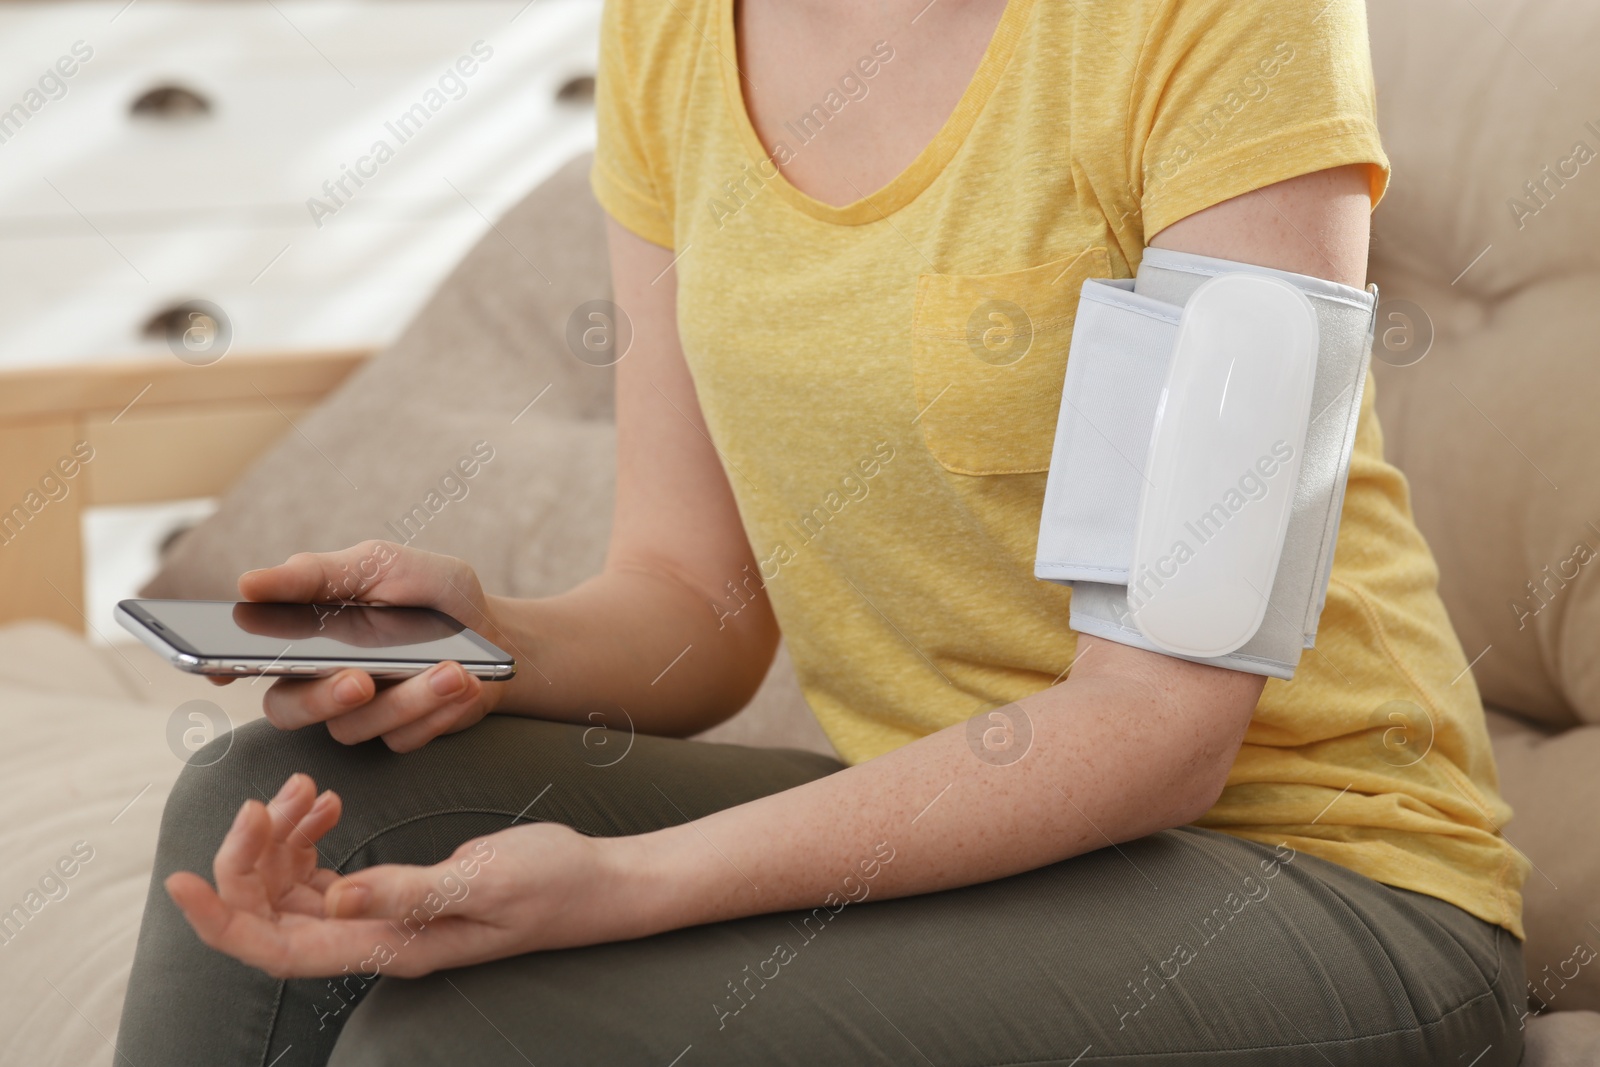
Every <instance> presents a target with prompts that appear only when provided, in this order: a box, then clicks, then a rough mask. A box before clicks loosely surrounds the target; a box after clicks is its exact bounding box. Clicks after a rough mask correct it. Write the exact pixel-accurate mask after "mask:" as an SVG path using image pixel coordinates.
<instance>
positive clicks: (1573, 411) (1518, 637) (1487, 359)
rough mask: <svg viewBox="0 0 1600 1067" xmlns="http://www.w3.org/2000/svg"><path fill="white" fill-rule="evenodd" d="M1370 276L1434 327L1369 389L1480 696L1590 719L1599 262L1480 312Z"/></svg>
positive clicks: (1597, 571) (1595, 637) (1598, 668)
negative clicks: (1409, 358)
mask: <svg viewBox="0 0 1600 1067" xmlns="http://www.w3.org/2000/svg"><path fill="white" fill-rule="evenodd" d="M1597 188H1600V182H1597ZM1374 276H1375V277H1376V278H1377V280H1378V282H1379V285H1380V286H1383V287H1384V291H1385V297H1386V298H1387V297H1388V296H1389V295H1390V294H1391V293H1393V294H1396V295H1404V296H1406V297H1407V298H1408V299H1410V300H1413V301H1415V302H1416V303H1417V304H1418V305H1420V306H1422V307H1424V308H1427V309H1430V311H1431V313H1432V318H1433V321H1434V323H1435V324H1436V326H1437V330H1438V335H1437V337H1436V339H1435V341H1434V345H1433V350H1432V351H1431V352H1430V353H1429V354H1428V356H1427V357H1426V358H1424V359H1423V360H1422V361H1421V362H1420V363H1417V364H1415V365H1413V366H1408V367H1390V366H1381V365H1379V366H1378V367H1377V374H1376V378H1377V386H1378V394H1377V404H1378V411H1379V415H1380V418H1381V421H1382V424H1383V429H1384V435H1385V438H1386V452H1387V455H1388V457H1389V459H1390V460H1392V461H1393V462H1395V463H1396V464H1398V465H1399V466H1400V468H1401V469H1402V470H1404V471H1405V473H1406V475H1407V477H1408V479H1409V480H1410V483H1411V490H1412V506H1413V509H1414V511H1415V513H1416V519H1417V525H1418V526H1419V527H1420V528H1421V530H1422V532H1423V534H1424V535H1425V536H1426V537H1427V539H1428V543H1429V544H1430V545H1431V546H1432V548H1433V551H1434V555H1435V557H1436V558H1437V560H1438V563H1439V570H1440V582H1439V591H1440V594H1441V595H1442V596H1443V598H1444V601H1445V605H1446V606H1447V607H1448V608H1449V610H1450V617H1451V619H1452V620H1453V621H1454V623H1455V626H1456V631H1457V633H1458V634H1459V635H1460V637H1461V643H1462V645H1463V646H1464V648H1465V649H1466V653H1467V656H1468V658H1472V657H1477V656H1479V654H1480V653H1481V654H1482V658H1480V659H1478V660H1477V664H1476V666H1475V667H1474V668H1473V673H1474V677H1475V678H1476V679H1477V682H1478V686H1479V688H1480V689H1481V690H1482V692H1483V696H1484V699H1485V700H1486V701H1488V702H1489V703H1491V704H1494V705H1497V706H1499V707H1504V708H1508V709H1512V710H1515V711H1516V712H1517V713H1519V714H1522V715H1525V716H1528V717H1529V718H1532V719H1535V720H1537V721H1540V722H1543V723H1546V724H1548V725H1552V726H1566V725H1571V724H1573V723H1576V722H1580V721H1582V722H1595V723H1600V655H1596V649H1597V648H1600V528H1597V525H1596V524H1597V523H1600V506H1597V503H1596V502H1597V501H1600V462H1597V461H1596V456H1597V455H1600V420H1597V419H1596V418H1595V407H1596V401H1597V399H1600V397H1597V395H1596V394H1597V390H1596V388H1595V386H1596V382H1597V374H1596V370H1595V368H1594V366H1593V365H1592V364H1593V362H1594V361H1595V359H1596V357H1597V356H1600V351H1597V347H1600V346H1597V342H1596V340H1595V338H1596V337H1600V303H1596V301H1595V300H1594V294H1595V293H1596V292H1600V273H1591V274H1587V275H1583V276H1579V277H1574V278H1569V279H1565V280H1561V281H1551V282H1545V283H1543V284H1540V285H1535V286H1530V287H1529V288H1527V289H1525V290H1523V291H1522V292H1520V293H1517V294H1516V295H1514V296H1510V297H1507V298H1506V299H1505V300H1503V301H1501V302H1499V303H1497V304H1496V305H1495V306H1494V307H1493V309H1492V312H1489V313H1485V312H1484V311H1482V310H1481V309H1478V308H1476V307H1474V306H1472V305H1462V304H1460V303H1459V302H1452V301H1451V299H1450V298H1449V297H1448V296H1446V295H1444V293H1443V292H1442V291H1441V290H1442V289H1443V288H1444V287H1440V288H1437V289H1436V288H1433V287H1428V286H1425V285H1424V284H1422V283H1420V282H1417V281H1412V282H1411V283H1410V284H1406V283H1405V282H1404V281H1403V280H1400V279H1396V278H1393V277H1390V276H1388V275H1385V274H1383V273H1381V272H1380V271H1379V270H1378V269H1375V270H1374ZM1434 309H1437V310H1434ZM1580 546H1581V547H1580ZM1585 560H1587V561H1588V562H1584V561H1585ZM1529 583H1533V585H1534V589H1535V590H1536V591H1531V590H1530V586H1529ZM1485 650H1487V651H1485Z"/></svg>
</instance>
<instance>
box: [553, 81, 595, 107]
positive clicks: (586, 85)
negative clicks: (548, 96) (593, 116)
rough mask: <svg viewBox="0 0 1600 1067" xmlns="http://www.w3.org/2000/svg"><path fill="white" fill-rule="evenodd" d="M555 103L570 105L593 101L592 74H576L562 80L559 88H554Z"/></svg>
mask: <svg viewBox="0 0 1600 1067" xmlns="http://www.w3.org/2000/svg"><path fill="white" fill-rule="evenodd" d="M556 103H558V104H572V105H582V104H592V103H594V75H593V74H578V75H575V76H573V77H571V78H568V79H567V80H566V81H564V82H562V83H561V88H559V89H557V90H556Z"/></svg>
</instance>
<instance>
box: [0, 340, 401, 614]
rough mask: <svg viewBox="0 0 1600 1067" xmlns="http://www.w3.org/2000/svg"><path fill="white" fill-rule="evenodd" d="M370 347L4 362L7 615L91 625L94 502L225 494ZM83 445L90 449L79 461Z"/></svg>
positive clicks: (0, 588) (2, 498)
mask: <svg viewBox="0 0 1600 1067" xmlns="http://www.w3.org/2000/svg"><path fill="white" fill-rule="evenodd" d="M369 355H371V352H370V351H366V350H350V351H329V352H296V353H282V354H278V353H271V354H265V353H264V354H258V355H231V356H228V357H227V358H225V359H223V360H221V361H219V362H217V363H214V364H212V365H211V366H208V367H193V366H189V365H188V364H185V363H182V362H180V361H179V360H177V359H175V358H167V359H160V360H143V361H137V362H118V363H104V364H92V365H81V366H66V367H47V368H27V369H21V370H13V371H3V372H0V625H4V624H5V623H8V622H13V621H15V620H18V619H50V620H54V621H56V622H59V623H61V624H63V625H65V626H68V627H71V628H72V629H75V630H78V631H82V630H83V628H84V626H85V621H86V620H85V617H84V614H83V610H84V591H83V564H84V551H83V544H82V534H81V528H82V523H81V518H82V515H83V510H84V509H85V508H87V507H91V506H94V505H97V504H139V503H154V502H158V501H163V500H180V499H184V498H187V497H201V496H216V495H218V494H220V493H222V492H223V491H225V490H226V489H227V487H228V486H229V485H230V484H232V482H233V481H234V479H235V478H237V477H238V476H239V474H240V473H242V472H243V471H244V469H245V468H246V467H247V466H249V464H250V463H251V462H252V461H253V460H255V458H256V457H257V456H259V455H261V453H262V452H264V451H265V450H266V449H267V448H268V447H270V446H271V445H272V444H273V443H274V442H275V441H277V440H278V438H280V437H281V436H283V435H284V434H285V433H293V432H294V428H293V421H294V420H298V418H299V417H300V416H301V415H302V414H304V413H305V412H306V411H308V410H310V409H311V408H312V407H315V406H316V404H317V403H318V402H319V401H320V400H321V399H322V397H324V396H325V395H326V394H327V393H328V392H330V391H331V390H332V389H334V388H335V387H336V386H337V385H338V384H339V383H340V382H342V381H344V379H345V377H346V376H347V375H349V374H350V372H351V371H353V370H355V369H356V368H357V367H358V366H360V365H361V363H362V362H363V361H364V360H365V359H366V358H367V357H368V356H369ZM75 448H76V449H77V455H78V456H82V455H92V458H90V459H89V461H88V462H83V463H80V462H77V461H76V460H77V456H75V454H74V449H75ZM89 449H92V450H93V452H92V454H91V453H90V452H89ZM67 471H71V472H72V475H71V477H67V476H65V472H67Z"/></svg>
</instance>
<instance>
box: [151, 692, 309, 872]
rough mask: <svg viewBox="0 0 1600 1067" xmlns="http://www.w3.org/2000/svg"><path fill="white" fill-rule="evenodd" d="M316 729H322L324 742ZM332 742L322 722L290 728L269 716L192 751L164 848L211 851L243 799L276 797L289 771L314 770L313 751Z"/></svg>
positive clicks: (170, 809) (166, 822)
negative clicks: (309, 760)
mask: <svg viewBox="0 0 1600 1067" xmlns="http://www.w3.org/2000/svg"><path fill="white" fill-rule="evenodd" d="M313 731H315V732H316V733H319V734H321V735H322V737H321V741H322V743H323V744H322V745H321V746H319V745H318V743H317V739H316V738H314V737H312V736H311V734H312V732H313ZM301 735H305V736H301ZM328 744H332V742H331V741H330V740H329V739H328V737H327V732H326V731H325V730H321V729H320V728H317V727H312V728H310V729H308V730H301V731H296V732H294V733H285V732H284V731H282V730H279V729H278V728H277V727H275V726H273V725H272V724H271V723H269V722H267V721H266V720H265V719H258V720H256V721H254V722H248V723H245V724H244V725H243V726H240V727H238V728H237V729H234V730H232V731H230V732H228V733H225V734H222V735H220V736H219V737H217V738H215V739H214V740H212V741H211V742H210V743H209V744H207V745H205V746H204V747H202V748H200V749H198V750H197V751H196V752H195V753H194V754H193V755H192V756H190V757H189V761H188V762H187V763H186V764H185V765H184V768H183V770H182V771H180V772H179V774H178V779H177V781H176V782H175V783H174V784H173V787H172V791H171V793H170V794H169V795H168V796H167V804H166V808H165V810H164V811H163V812H162V816H161V837H160V844H159V845H158V854H159V855H161V856H166V857H175V855H176V854H177V853H180V852H189V851H194V850H196V849H198V850H199V851H201V852H204V853H206V855H207V857H209V855H210V854H211V853H212V852H214V851H215V850H216V846H217V845H218V843H219V842H221V840H222V837H223V835H224V834H226V833H227V830H228V826H229V825H230V824H231V823H232V822H233V818H234V816H235V815H236V814H237V813H238V811H239V806H240V805H241V804H243V803H244V802H245V801H246V800H249V799H252V798H253V799H255V800H260V801H262V802H265V801H267V800H268V799H270V798H271V797H272V796H273V795H274V794H275V793H276V792H277V791H278V787H279V786H281V785H282V784H283V781H284V779H285V778H286V777H287V776H288V775H289V774H292V773H293V772H294V771H296V770H310V769H311V768H310V767H308V766H306V765H305V764H306V763H307V757H308V756H309V755H311V753H312V751H313V750H314V749H316V748H319V747H324V746H326V745H328ZM318 762H320V760H319V761H318ZM157 865H158V867H159V866H161V861H160V860H159V859H158V861H157Z"/></svg>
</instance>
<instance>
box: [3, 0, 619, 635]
mask: <svg viewBox="0 0 1600 1067" xmlns="http://www.w3.org/2000/svg"><path fill="white" fill-rule="evenodd" d="M599 10H600V0H451V2H426V0H403V2H383V0H363V2H348V0H231V2H219V3H200V2H191V3H183V2H172V0H106V2H85V3H3V4H0V373H3V374H5V375H6V376H5V378H4V379H3V380H4V382H5V383H6V384H5V386H4V387H0V393H3V392H11V393H12V397H11V399H10V403H11V405H12V410H10V411H9V414H11V415H15V416H22V415H29V416H31V415H42V414H45V413H47V412H48V410H49V408H50V405H49V404H48V403H46V404H43V405H41V404H39V403H37V402H36V401H37V399H38V398H37V397H31V396H24V394H25V393H28V392H29V389H25V388H23V386H24V385H27V386H30V388H33V391H34V392H37V391H38V390H39V389H43V390H44V392H46V393H48V394H50V396H52V397H54V396H58V395H59V394H60V393H61V391H62V389H63V388H68V389H71V388H73V383H74V382H76V383H78V385H79V387H81V388H83V389H91V388H95V387H98V386H99V385H105V386H106V387H107V388H113V382H115V381H116V379H107V378H106V377H105V376H104V374H103V373H102V372H103V371H104V370H105V368H106V367H107V365H108V364H113V365H120V366H122V367H124V368H125V370H126V371H127V374H128V375H131V377H125V378H124V379H122V380H123V381H126V382H129V383H131V384H133V386H134V387H135V388H134V389H126V388H125V389H124V391H125V392H126V393H127V397H126V399H127V400H128V401H129V402H133V401H135V391H136V389H137V384H138V383H137V381H136V380H135V379H137V378H138V373H137V369H138V368H140V367H142V366H148V365H149V364H150V361H165V362H166V363H169V364H176V363H177V361H176V360H174V359H173V357H174V355H176V356H177V357H178V359H179V360H183V361H184V362H186V363H189V364H191V365H197V366H205V365H209V364H211V363H214V362H216V361H217V360H220V359H221V357H222V355H224V354H229V353H231V355H230V357H229V359H230V362H237V361H238V359H239V358H240V357H241V356H243V357H254V356H257V355H260V356H264V357H273V356H281V357H285V358H293V357H295V356H305V355H307V354H311V353H320V354H323V355H325V356H328V358H329V359H336V357H337V356H338V354H340V353H349V354H350V356H351V358H352V359H358V358H359V357H360V356H361V355H362V354H364V353H367V352H370V351H372V350H374V349H377V348H380V347H381V346H383V345H384V344H385V343H387V342H389V341H390V340H392V339H393V338H394V336H395V335H396V334H397V332H398V331H399V330H400V329H401V327H402V326H404V325H405V323H406V321H407V320H408V319H409V318H410V316H411V315H413V314H414V313H415V312H416V311H417V310H418V308H419V307H420V306H421V305H422V303H423V301H424V300H425V298H426V297H427V296H428V294H429V293H430V292H431V291H432V290H433V289H434V287H435V286H436V285H437V284H438V282H439V281H440V280H441V279H442V277H443V276H444V275H445V274H446V273H447V272H448V271H449V270H450V269H451V268H452V267H453V266H454V265H455V264H456V263H457V262H458V261H459V260H460V258H461V257H462V255H463V254H464V253H465V252H466V251H467V250H468V249H469V248H470V247H472V245H473V244H474V243H475V242H476V241H477V240H478V239H479V238H480V237H482V236H483V235H484V234H485V233H486V232H488V231H489V230H490V226H491V222H490V220H494V219H498V218H499V217H500V216H501V215H502V214H503V213H504V212H505V211H506V210H507V209H508V208H510V207H511V206H513V205H514V204H516V203H517V202H518V201H519V200H521V199H522V198H523V196H525V195H526V194H527V193H528V191H529V190H530V189H532V188H534V187H535V186H536V185H538V183H539V182H541V181H542V180H543V179H544V178H546V177H547V176H548V175H550V174H551V173H552V172H553V171H554V170H556V168H558V167H559V166H561V164H563V163H564V162H566V161H568V160H570V159H571V158H572V157H573V156H574V155H576V154H578V153H580V152H583V151H585V150H586V149H587V148H589V147H590V146H591V145H592V143H593V137H594V134H593V111H592V101H593V90H594V79H593V75H594V66H595V53H596V39H597V32H598V23H599ZM440 358H441V359H449V358H450V357H449V353H448V352H441V353H440ZM319 365H322V366H326V365H331V364H327V363H326V362H324V363H322V364H319ZM74 367H79V368H82V372H81V374H79V375H77V376H75V377H74V376H71V375H65V376H64V375H63V374H62V373H61V372H62V370H63V369H66V368H74ZM19 371H20V372H27V371H38V372H39V373H37V374H24V375H23V376H22V377H21V378H20V379H19V378H18V377H17V376H16V375H14V374H12V373H10V372H19ZM147 377H148V376H147ZM19 381H20V382H21V383H22V384H21V385H19V384H17V383H18V382H19ZM258 391H260V392H262V394H263V396H264V397H266V396H268V395H269V394H273V390H272V389H271V388H268V387H264V388H262V389H260V390H258ZM307 391H308V392H309V390H307ZM291 392H292V390H291ZM119 395H120V394H119ZM46 399H49V398H48V397H47V398H46ZM80 399H82V398H80ZM141 399H143V400H145V401H147V402H148V401H149V400H151V399H154V398H152V397H146V398H141ZM274 399H275V400H276V407H277V408H278V410H277V412H276V413H275V414H274V413H271V412H264V411H255V412H248V411H244V410H226V409H227V408H228V405H227V404H223V405H222V406H221V407H220V408H218V409H217V412H216V413H217V414H218V415H219V416H223V421H224V422H225V423H226V424H227V425H228V426H229V427H230V432H229V433H228V434H227V435H225V436H226V438H227V439H226V440H225V441H224V440H222V439H221V438H219V445H220V446H221V447H223V448H224V449H227V448H235V447H237V448H246V449H249V450H251V451H252V452H253V450H255V449H256V448H257V447H258V446H259V444H263V443H265V441H264V440H261V441H257V440H256V438H265V437H270V436H275V435H278V434H281V433H283V432H292V431H289V429H288V427H286V426H285V425H284V422H283V419H285V418H288V419H291V420H292V419H293V418H294V416H295V415H296V405H295V397H293V396H288V397H274ZM98 403H99V401H94V402H93V403H89V404H87V405H85V406H88V407H94V406H96V405H97V404H98ZM25 404H26V405H27V407H28V409H27V410H16V409H17V408H21V407H22V406H23V405H25ZM6 405H7V399H6V398H5V397H4V396H0V410H3V409H5V406H6ZM235 408H237V405H235ZM149 410H153V409H148V408H147V411H149ZM145 414H146V412H141V411H140V408H139V406H138V405H137V404H135V403H130V406H129V409H128V410H127V411H126V413H121V414H119V413H118V412H116V411H114V410H111V409H110V408H107V409H106V414H105V418H104V419H102V421H103V422H104V423H105V427H106V428H107V429H110V427H111V423H110V422H109V420H110V419H115V420H116V424H115V425H116V427H118V428H123V429H125V428H126V427H127V426H129V425H133V426H136V427H137V426H138V425H139V420H140V417H141V416H143V415H145ZM252 420H255V421H256V422H259V424H260V425H259V432H257V433H255V434H254V436H252V433H251V426H252V425H253V423H252ZM80 421H81V418H80ZM146 428H147V429H148V427H146ZM111 432H115V431H114V430H112V431H111ZM194 432H195V431H194V429H193V427H190V428H188V429H187V430H186V431H185V433H187V434H188V436H189V440H190V441H191V442H192V441H193V440H195V439H196V438H195V437H194ZM200 439H201V440H203V439H204V437H203V436H202V437H201V438H200ZM241 442H243V443H241ZM4 443H5V438H4V437H3V436H0V445H3V444H4ZM12 445H13V447H12V448H10V449H9V450H8V451H9V453H10V454H8V455H6V456H5V457H4V458H5V460H6V466H7V467H8V468H9V467H12V464H13V461H14V462H15V463H16V464H18V465H19V467H18V468H17V473H18V474H19V475H20V474H23V473H24V472H25V475H26V476H24V477H21V478H20V479H19V486H18V489H19V491H20V490H21V489H23V488H25V486H23V485H21V484H20V483H21V482H28V483H31V482H32V481H36V480H37V479H36V478H34V477H33V476H34V475H36V474H37V472H36V471H33V470H31V469H27V468H28V467H31V466H37V464H34V463H31V462H29V461H27V460H25V459H24V458H23V457H24V456H25V455H26V454H27V452H28V451H29V449H28V447H27V446H26V443H25V442H21V443H19V442H15V441H14V442H12ZM137 453H138V450H137V449H136V448H135V449H133V450H132V451H131V452H129V453H128V454H129V455H137ZM229 473H232V471H231V469H230V471H229ZM219 477H220V476H219ZM85 484H87V483H85ZM16 495H17V493H15V492H12V493H8V494H7V495H6V498H5V501H4V505H5V506H6V507H9V506H10V505H11V504H12V503H13V501H12V499H11V497H13V496H16ZM94 495H95V497H96V500H95V501H94V502H91V503H87V504H86V506H84V507H82V508H81V514H80V516H79V519H80V522H81V526H82V529H81V534H82V543H83V548H82V553H83V559H82V561H81V563H82V567H83V571H84V575H85V580H84V590H83V597H84V603H83V611H84V613H85V614H86V615H87V617H88V621H89V629H90V634H91V637H92V639H96V640H104V639H107V638H116V639H121V638H122V637H125V636H126V635H125V634H123V633H122V631H121V630H120V628H119V627H117V626H115V625H114V624H112V623H111V622H110V609H111V605H112V604H114V602H115V601H116V599H118V598H120V597H124V596H129V595H132V593H133V590H134V589H136V588H137V586H138V585H139V584H140V583H141V582H142V581H143V580H144V579H145V578H146V577H148V576H149V574H150V573H153V571H154V569H155V565H156V550H157V547H158V546H159V545H160V544H161V543H162V542H163V541H165V540H166V539H168V538H169V537H170V536H172V534H173V533H174V531H175V530H177V529H179V528H181V527H182V526H184V525H186V524H188V523H191V522H193V521H195V520H196V519H198V518H201V517H203V516H204V515H206V514H207V513H208V512H209V510H210V509H211V507H212V498H211V497H210V496H202V497H188V498H184V499H180V500H162V501H161V502H159V503H153V504H152V503H143V502H129V503H117V502H114V501H113V500H107V499H105V498H107V497H115V496H117V495H119V494H118V493H115V492H110V493H108V492H101V493H97V494H94ZM120 495H124V496H161V495H164V494H158V493H148V492H139V491H133V492H128V493H122V494H120ZM60 592H62V593H63V595H64V596H63V598H64V599H68V600H73V599H77V598H76V597H74V596H73V594H72V592H71V591H69V590H60ZM76 610H77V607H76V606H74V607H73V611H74V612H75V611H76ZM57 614H60V615H61V616H62V618H63V621H78V625H79V626H82V625H83V623H82V621H79V620H74V619H73V618H72V613H71V612H66V611H65V609H64V608H63V610H62V612H58V613H57Z"/></svg>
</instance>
